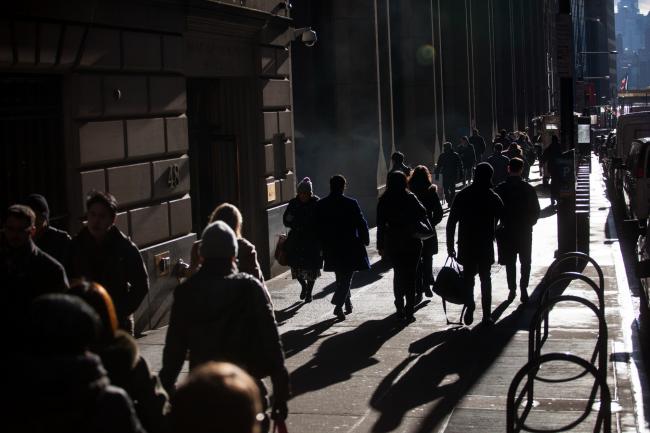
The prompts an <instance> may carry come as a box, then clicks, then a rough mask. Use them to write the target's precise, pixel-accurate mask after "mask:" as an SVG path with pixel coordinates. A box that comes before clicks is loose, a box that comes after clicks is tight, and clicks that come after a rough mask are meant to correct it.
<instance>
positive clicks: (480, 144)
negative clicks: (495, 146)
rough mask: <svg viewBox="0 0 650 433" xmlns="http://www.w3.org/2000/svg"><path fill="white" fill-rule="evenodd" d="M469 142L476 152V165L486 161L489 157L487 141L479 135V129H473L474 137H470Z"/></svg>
mask: <svg viewBox="0 0 650 433" xmlns="http://www.w3.org/2000/svg"><path fill="white" fill-rule="evenodd" d="M469 142H470V143H471V144H472V146H474V152H476V163H477V164H478V163H479V162H483V161H485V159H486V158H487V155H486V154H485V151H486V150H487V149H486V145H485V139H484V138H483V137H482V136H481V135H480V134H479V132H478V129H476V128H474V129H472V135H471V137H469Z"/></svg>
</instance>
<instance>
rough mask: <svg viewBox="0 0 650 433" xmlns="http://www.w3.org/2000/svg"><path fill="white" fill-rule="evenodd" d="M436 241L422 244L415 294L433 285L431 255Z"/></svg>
mask: <svg viewBox="0 0 650 433" xmlns="http://www.w3.org/2000/svg"><path fill="white" fill-rule="evenodd" d="M437 242H438V240H437V239H435V238H434V239H427V240H426V241H424V242H422V254H421V258H420V265H419V266H418V275H417V286H416V293H422V292H423V291H424V289H425V288H426V287H428V286H431V284H432V283H433V255H434V254H435V253H434V252H433V251H434V243H437Z"/></svg>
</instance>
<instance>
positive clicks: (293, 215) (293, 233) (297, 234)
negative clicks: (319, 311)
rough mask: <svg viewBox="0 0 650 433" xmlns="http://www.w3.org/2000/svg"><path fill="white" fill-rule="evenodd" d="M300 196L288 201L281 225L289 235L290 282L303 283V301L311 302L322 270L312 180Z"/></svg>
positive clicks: (300, 189)
mask: <svg viewBox="0 0 650 433" xmlns="http://www.w3.org/2000/svg"><path fill="white" fill-rule="evenodd" d="M297 190H298V194H297V195H296V197H294V198H292V199H291V200H290V201H289V205H288V206H287V209H286V210H285V211H284V215H283V217H282V221H283V222H284V225H285V226H287V227H288V228H289V229H290V231H289V234H288V236H287V240H286V241H285V243H284V246H285V248H286V253H287V262H288V264H289V266H290V267H291V278H293V279H294V280H298V282H299V283H300V287H301V291H300V299H304V301H305V302H311V300H312V291H313V290H314V284H315V283H316V279H317V278H318V277H320V269H321V267H322V266H323V258H322V254H321V247H320V242H319V239H318V230H317V224H316V203H318V200H319V198H318V196H316V195H314V194H313V188H312V183H311V180H310V179H309V178H308V177H306V178H304V179H303V180H301V181H300V183H299V184H298V187H297Z"/></svg>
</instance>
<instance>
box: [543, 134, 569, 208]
mask: <svg viewBox="0 0 650 433" xmlns="http://www.w3.org/2000/svg"><path fill="white" fill-rule="evenodd" d="M563 151H564V150H563V149H562V145H561V144H560V140H559V139H558V138H557V135H554V136H553V137H552V138H551V144H550V145H549V146H548V147H547V148H546V150H545V151H544V153H542V158H541V159H540V164H546V173H549V174H550V179H551V206H555V205H556V203H557V199H558V196H559V194H560V190H559V188H560V185H559V182H558V177H559V176H558V175H559V173H557V170H558V168H559V166H558V163H557V162H558V159H560V158H561V157H562V152H563Z"/></svg>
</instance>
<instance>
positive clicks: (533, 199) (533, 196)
mask: <svg viewBox="0 0 650 433" xmlns="http://www.w3.org/2000/svg"><path fill="white" fill-rule="evenodd" d="M529 200H530V223H531V224H530V225H531V226H534V225H535V224H537V220H538V219H539V214H540V212H541V209H540V208H539V199H538V198H537V193H536V192H535V188H532V187H531V188H530V194H529Z"/></svg>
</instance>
